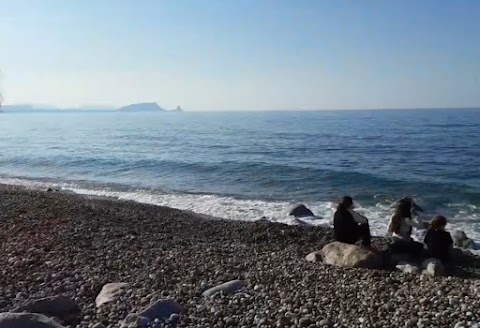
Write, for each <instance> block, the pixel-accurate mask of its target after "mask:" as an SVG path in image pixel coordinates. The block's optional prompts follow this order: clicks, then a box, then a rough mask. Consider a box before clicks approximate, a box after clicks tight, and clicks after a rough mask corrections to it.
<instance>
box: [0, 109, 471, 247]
mask: <svg viewBox="0 0 480 328" xmlns="http://www.w3.org/2000/svg"><path fill="white" fill-rule="evenodd" d="M0 178H1V179H0V182H4V183H15V184H24V185H29V186H32V187H41V188H43V187H45V186H50V185H57V186H60V187H62V188H64V189H68V190H73V191H76V192H79V193H85V194H93V195H107V196H114V197H119V198H122V199H132V200H136V201H141V202H146V203H153V204H162V205H168V206H173V207H178V208H182V209H187V210H193V211H196V212H199V213H203V214H207V215H212V216H216V217H224V218H227V219H242V220H255V219H258V218H259V217H262V216H266V217H268V218H269V219H271V220H274V221H281V222H290V221H291V218H288V217H287V216H286V215H285V212H286V210H287V208H288V206H289V205H290V204H293V203H297V202H302V203H305V204H307V206H309V207H311V209H312V210H313V211H314V212H315V214H317V215H318V216H320V217H323V219H318V220H312V221H311V222H309V223H311V224H320V223H325V222H329V221H330V220H331V215H332V204H333V203H332V202H336V201H337V200H338V199H339V198H340V197H341V196H342V195H344V194H350V195H352V196H353V197H354V198H355V199H356V200H357V202H358V205H359V207H360V210H361V211H363V212H364V213H365V214H366V215H367V216H369V217H370V218H371V220H372V226H373V227H374V229H375V232H376V233H377V234H383V233H384V231H385V226H386V223H387V218H388V216H389V215H390V213H391V211H392V210H391V209H390V208H388V205H389V204H390V201H391V200H393V199H395V198H398V197H402V196H405V195H415V197H416V198H417V200H418V202H419V203H420V204H421V205H422V206H423V207H424V209H425V210H426V211H427V213H426V216H427V218H428V217H429V216H430V215H433V214H435V213H442V214H445V215H447V216H448V218H449V219H450V222H451V223H452V224H451V226H450V228H451V229H454V228H460V229H463V230H465V231H466V232H467V234H470V235H472V236H473V237H475V238H476V239H480V111H478V110H404V111H322V112H268V113H265V112H263V113H260V112H258V113H118V112H111V113H109V112H88V113H78V112H77V113H2V114H0Z"/></svg>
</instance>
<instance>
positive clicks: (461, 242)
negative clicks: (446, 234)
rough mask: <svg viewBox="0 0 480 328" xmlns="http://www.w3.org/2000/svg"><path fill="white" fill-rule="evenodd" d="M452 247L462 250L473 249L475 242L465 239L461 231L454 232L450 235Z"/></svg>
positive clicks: (464, 234)
mask: <svg viewBox="0 0 480 328" xmlns="http://www.w3.org/2000/svg"><path fill="white" fill-rule="evenodd" d="M451 236H452V239H453V245H454V246H456V247H459V248H464V249H475V248H476V247H475V242H474V241H473V240H472V239H470V238H468V237H467V234H466V233H465V232H464V231H462V230H455V231H453V232H452V233H451Z"/></svg>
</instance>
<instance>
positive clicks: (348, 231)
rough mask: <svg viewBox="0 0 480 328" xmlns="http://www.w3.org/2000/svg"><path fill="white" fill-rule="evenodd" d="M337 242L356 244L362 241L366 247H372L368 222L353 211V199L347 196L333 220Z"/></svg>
mask: <svg viewBox="0 0 480 328" xmlns="http://www.w3.org/2000/svg"><path fill="white" fill-rule="evenodd" d="M333 234H334V238H335V240H337V241H339V242H342V243H347V244H355V243H356V242H357V241H359V240H362V244H363V245H364V246H370V243H371V236H370V228H369V226H368V220H367V219H366V218H365V217H363V216H362V215H360V214H358V213H357V212H355V211H354V210H353V199H352V197H349V196H345V197H344V198H343V200H342V202H341V203H340V204H339V205H338V207H337V211H336V212H335V215H334V218H333Z"/></svg>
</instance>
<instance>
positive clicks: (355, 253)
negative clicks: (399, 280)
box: [322, 241, 383, 269]
mask: <svg viewBox="0 0 480 328" xmlns="http://www.w3.org/2000/svg"><path fill="white" fill-rule="evenodd" d="M322 259H323V262H324V263H326V264H330V265H335V266H342V267H349V268H365V269H382V268H383V261H382V257H381V256H380V255H378V254H375V253H374V252H372V251H371V250H369V249H367V248H365V247H362V246H358V245H351V244H345V243H341V242H338V241H334V242H332V243H330V244H327V245H325V246H324V247H323V249H322Z"/></svg>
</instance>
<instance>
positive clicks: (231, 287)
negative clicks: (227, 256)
mask: <svg viewBox="0 0 480 328" xmlns="http://www.w3.org/2000/svg"><path fill="white" fill-rule="evenodd" d="M242 287H243V282H242V281H241V280H231V281H228V282H225V283H223V284H220V285H217V286H215V287H212V288H210V289H207V290H206V291H204V292H203V293H202V296H204V297H210V296H212V295H214V294H216V293H220V292H222V293H224V294H232V293H235V292H236V291H237V290H239V289H241V288H242Z"/></svg>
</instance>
